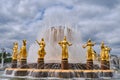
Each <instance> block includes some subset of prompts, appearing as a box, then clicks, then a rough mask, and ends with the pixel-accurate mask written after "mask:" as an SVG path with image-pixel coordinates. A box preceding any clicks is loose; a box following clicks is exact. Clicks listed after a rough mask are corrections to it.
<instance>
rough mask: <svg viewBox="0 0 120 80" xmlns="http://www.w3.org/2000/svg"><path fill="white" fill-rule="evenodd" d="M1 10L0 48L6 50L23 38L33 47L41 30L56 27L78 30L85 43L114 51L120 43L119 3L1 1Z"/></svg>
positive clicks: (111, 1)
mask: <svg viewBox="0 0 120 80" xmlns="http://www.w3.org/2000/svg"><path fill="white" fill-rule="evenodd" d="M0 8H1V11H0V37H1V39H0V44H1V45H3V46H4V47H6V46H7V45H8V44H6V43H7V42H8V43H12V42H13V41H15V40H18V41H19V42H20V41H21V40H22V39H24V38H26V39H28V42H29V44H30V43H32V42H34V40H35V38H36V36H37V33H38V32H39V29H41V27H44V26H54V25H58V26H59V25H72V26H73V27H74V26H76V25H77V26H79V27H78V29H79V30H80V32H81V34H82V37H83V41H84V42H85V41H86V40H87V39H88V38H89V37H90V38H91V39H93V40H95V41H96V42H98V43H100V41H102V40H104V41H105V42H106V43H109V44H112V45H113V46H112V45H111V47H113V48H114V47H115V46H118V45H117V44H119V43H120V42H119V40H120V36H119V34H120V28H119V22H120V18H119V14H120V2H118V0H114V1H113V0H110V1H109V2H108V1H100V0H89V1H88V0H84V1H83V0H74V1H72V0H68V1H65V0H57V1H56V0H40V1H38V0H8V1H7V2H6V1H4V0H1V1H0ZM3 33H4V35H3ZM116 42H117V44H116ZM114 44H115V45H114ZM3 46H1V47H3ZM9 46H11V44H9ZM9 46H7V48H8V47H9ZM97 46H98V45H97ZM114 52H116V53H119V51H113V53H114Z"/></svg>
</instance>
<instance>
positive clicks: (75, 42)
mask: <svg viewBox="0 0 120 80" xmlns="http://www.w3.org/2000/svg"><path fill="white" fill-rule="evenodd" d="M64 36H67V40H68V41H69V42H70V43H72V46H70V47H68V48H69V51H68V53H69V62H70V63H80V62H85V61H86V56H85V51H84V50H83V48H82V40H81V35H80V31H78V29H75V28H74V29H73V28H70V27H69V28H68V27H64V26H58V27H50V28H46V29H43V30H41V31H40V32H39V33H38V37H37V40H39V41H40V40H41V38H44V40H45V42H46V47H45V50H46V55H45V62H46V63H60V62H61V47H60V46H59V45H58V42H59V41H61V40H63V37H64ZM38 49H39V46H38V44H37V43H36V42H35V43H33V44H32V45H31V46H30V48H29V52H28V58H27V61H28V63H35V62H37V58H38V54H37V52H38Z"/></svg>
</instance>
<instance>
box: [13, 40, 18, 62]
mask: <svg viewBox="0 0 120 80" xmlns="http://www.w3.org/2000/svg"><path fill="white" fill-rule="evenodd" d="M17 55H18V43H17V42H14V43H13V55H12V59H13V60H17Z"/></svg>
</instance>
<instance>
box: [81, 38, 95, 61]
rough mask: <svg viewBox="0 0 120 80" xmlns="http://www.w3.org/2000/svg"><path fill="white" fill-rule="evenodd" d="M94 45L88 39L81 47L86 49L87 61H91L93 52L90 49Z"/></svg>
mask: <svg viewBox="0 0 120 80" xmlns="http://www.w3.org/2000/svg"><path fill="white" fill-rule="evenodd" d="M94 45H95V43H93V42H92V41H91V40H90V39H89V40H88V41H87V43H86V44H85V45H83V48H86V47H87V60H93V54H94V50H93V49H92V46H94Z"/></svg>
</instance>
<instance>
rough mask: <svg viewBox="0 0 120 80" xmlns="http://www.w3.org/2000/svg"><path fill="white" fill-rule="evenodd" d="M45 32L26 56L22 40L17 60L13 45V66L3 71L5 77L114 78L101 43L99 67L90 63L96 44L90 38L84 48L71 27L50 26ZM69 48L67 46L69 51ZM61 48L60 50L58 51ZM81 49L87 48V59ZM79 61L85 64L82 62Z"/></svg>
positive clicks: (107, 56) (107, 50)
mask: <svg viewBox="0 0 120 80" xmlns="http://www.w3.org/2000/svg"><path fill="white" fill-rule="evenodd" d="M45 33H46V34H45V35H43V36H42V37H44V38H41V41H40V42H39V41H38V40H39V38H38V39H37V40H36V43H37V44H36V43H33V44H32V46H31V47H30V50H29V53H28V56H27V51H26V40H23V45H22V47H21V49H20V53H19V56H18V58H17V56H16V54H18V52H17V49H18V48H17V46H18V44H16V43H14V47H13V57H12V66H11V68H7V69H6V70H5V74H6V75H13V76H28V77H34V78H47V77H55V78H60V79H61V78H100V77H112V76H113V72H114V71H113V70H110V65H109V64H110V63H109V60H110V57H109V52H110V48H109V47H108V46H105V45H104V43H103V42H102V44H101V53H100V54H101V67H99V66H98V65H97V64H94V62H93V61H94V60H93V56H94V54H95V52H94V50H93V48H92V46H94V45H95V43H93V42H92V41H91V40H90V39H89V40H88V41H87V43H86V44H85V45H83V46H82V45H81V47H80V45H79V42H78V40H79V37H77V36H76V35H75V36H74V35H73V34H75V33H74V31H73V30H72V29H70V28H65V27H57V28H56V27H52V28H50V29H48V30H46V31H45ZM41 34H42V33H41ZM43 34H44V33H43ZM49 35H50V36H49ZM65 35H66V36H65ZM69 41H70V42H69ZM71 43H72V44H71ZM38 45H39V46H40V47H39V46H38ZM68 46H70V47H69V48H68ZM60 47H61V48H62V50H60ZM82 47H83V48H87V52H86V53H87V58H84V57H85V53H84V51H83V49H82ZM38 48H39V49H38ZM81 52H82V53H81ZM37 53H38V54H37ZM34 55H37V56H34ZM74 55H75V56H74ZM82 55H83V56H82ZM82 57H83V58H82ZM35 58H36V59H35ZM81 60H83V61H84V62H83V63H81V62H80V61H81ZM18 63H19V64H18ZM16 64H17V66H16Z"/></svg>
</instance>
